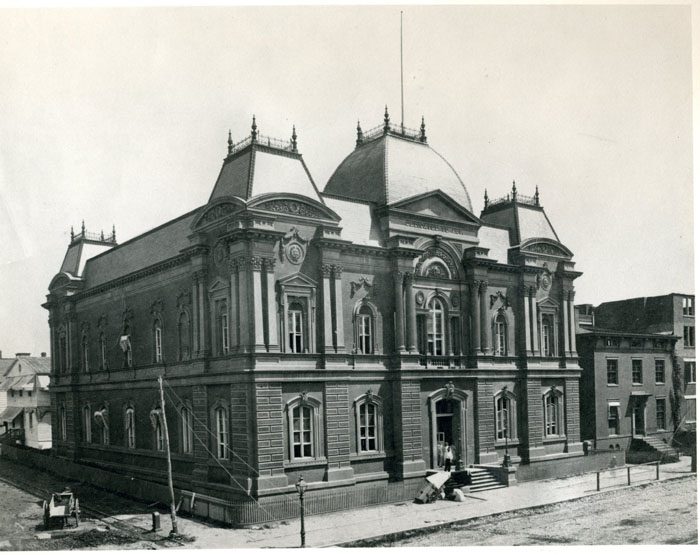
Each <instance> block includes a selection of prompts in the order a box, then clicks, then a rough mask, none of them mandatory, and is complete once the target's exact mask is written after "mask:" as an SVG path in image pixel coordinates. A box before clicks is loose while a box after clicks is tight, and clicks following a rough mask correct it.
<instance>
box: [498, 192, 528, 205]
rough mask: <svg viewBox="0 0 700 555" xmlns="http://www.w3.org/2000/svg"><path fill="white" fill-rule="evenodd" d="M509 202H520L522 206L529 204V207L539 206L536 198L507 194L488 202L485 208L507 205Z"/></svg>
mask: <svg viewBox="0 0 700 555" xmlns="http://www.w3.org/2000/svg"><path fill="white" fill-rule="evenodd" d="M511 202H520V203H522V204H529V205H531V206H539V205H540V200H539V198H537V197H536V196H534V197H529V196H527V195H521V194H520V193H509V194H507V195H505V196H503V197H499V198H496V199H492V200H489V201H488V205H487V206H496V205H498V204H508V203H511Z"/></svg>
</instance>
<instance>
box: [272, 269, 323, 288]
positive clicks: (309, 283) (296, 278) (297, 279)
mask: <svg viewBox="0 0 700 555" xmlns="http://www.w3.org/2000/svg"><path fill="white" fill-rule="evenodd" d="M279 284H280V285H281V286H283V287H307V288H308V287H316V285H317V284H316V282H315V281H314V280H313V279H311V278H310V277H309V276H307V275H306V274H302V273H301V272H297V273H294V274H291V275H289V276H286V277H284V278H282V279H280V280H279Z"/></svg>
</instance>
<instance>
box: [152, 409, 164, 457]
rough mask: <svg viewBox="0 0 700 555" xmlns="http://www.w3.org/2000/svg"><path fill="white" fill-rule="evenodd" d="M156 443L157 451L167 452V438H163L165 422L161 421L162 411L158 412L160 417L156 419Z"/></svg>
mask: <svg viewBox="0 0 700 555" xmlns="http://www.w3.org/2000/svg"><path fill="white" fill-rule="evenodd" d="M154 439H155V441H154V443H155V447H156V451H165V438H164V436H163V421H162V419H161V412H160V409H159V410H158V417H157V418H156V427H155V430H154Z"/></svg>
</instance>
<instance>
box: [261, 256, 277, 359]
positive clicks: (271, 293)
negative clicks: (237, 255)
mask: <svg viewBox="0 0 700 555" xmlns="http://www.w3.org/2000/svg"><path fill="white" fill-rule="evenodd" d="M263 262H264V264H265V276H266V278H267V283H266V285H267V350H268V351H270V352H278V351H279V350H280V347H279V333H278V331H277V294H276V292H275V259H274V258H265V259H264V260H263Z"/></svg>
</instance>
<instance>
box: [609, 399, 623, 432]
mask: <svg viewBox="0 0 700 555" xmlns="http://www.w3.org/2000/svg"><path fill="white" fill-rule="evenodd" d="M619 434H620V406H619V405H608V435H610V436H616V435H619Z"/></svg>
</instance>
